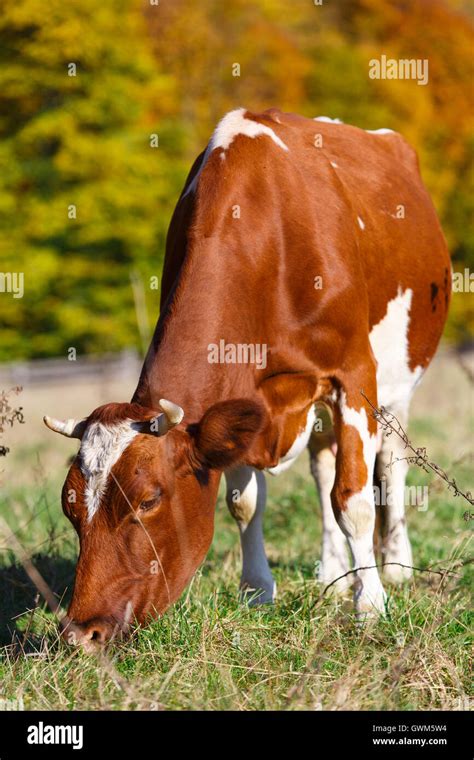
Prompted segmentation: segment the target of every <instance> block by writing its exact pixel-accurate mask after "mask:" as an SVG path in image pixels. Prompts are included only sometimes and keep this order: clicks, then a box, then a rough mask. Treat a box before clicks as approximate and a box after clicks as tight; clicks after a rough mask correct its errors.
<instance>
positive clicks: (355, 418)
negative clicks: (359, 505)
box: [339, 391, 377, 503]
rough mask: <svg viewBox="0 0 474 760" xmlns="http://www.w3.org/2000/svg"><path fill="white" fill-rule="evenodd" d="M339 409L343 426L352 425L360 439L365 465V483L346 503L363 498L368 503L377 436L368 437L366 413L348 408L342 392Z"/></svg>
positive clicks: (371, 495)
mask: <svg viewBox="0 0 474 760" xmlns="http://www.w3.org/2000/svg"><path fill="white" fill-rule="evenodd" d="M339 408H340V410H341V415H342V419H343V421H344V424H345V425H352V427H355V429H356V430H357V432H358V433H359V436H360V439H361V441H362V451H363V455H364V462H365V464H366V465H367V472H368V477H367V482H366V484H365V486H364V487H363V489H362V490H361V491H360V492H359V493H358V494H356V495H355V496H351V497H350V498H349V501H348V503H349V502H350V500H351V499H360V498H364V499H367V500H368V501H369V502H370V501H371V500H372V499H373V488H372V484H373V473H374V464H375V451H376V448H377V435H370V432H369V422H368V419H367V412H366V411H365V409H364V408H362V409H359V410H357V409H353V408H352V407H350V406H347V398H346V394H345V393H344V391H342V392H341V397H340V401H339Z"/></svg>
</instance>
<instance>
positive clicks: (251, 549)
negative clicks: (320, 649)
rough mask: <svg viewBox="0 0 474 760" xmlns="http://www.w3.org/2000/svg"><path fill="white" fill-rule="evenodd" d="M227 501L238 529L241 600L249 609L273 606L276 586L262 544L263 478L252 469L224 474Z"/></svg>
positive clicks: (264, 491) (258, 471)
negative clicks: (268, 603) (255, 605)
mask: <svg viewBox="0 0 474 760" xmlns="http://www.w3.org/2000/svg"><path fill="white" fill-rule="evenodd" d="M225 478H226V484H227V493H226V501H227V506H228V507H229V510H230V513H231V514H232V516H233V517H234V519H235V520H236V522H237V525H238V526H239V532H240V544H241V547H242V577H241V580H240V589H241V593H242V597H243V599H245V600H248V601H249V603H250V604H251V605H254V604H264V603H265V602H272V601H273V599H274V598H275V593H276V586H275V582H274V580H273V577H272V574H271V571H270V567H269V565H268V560H267V556H266V554H265V547H264V543H263V513H264V510H265V502H266V496H267V495H266V483H265V475H264V473H263V472H261V471H260V470H256V469H255V468H253V467H247V466H243V467H238V468H236V469H234V470H230V471H228V472H226V474H225Z"/></svg>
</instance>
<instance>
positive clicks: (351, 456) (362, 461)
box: [331, 369, 386, 617]
mask: <svg viewBox="0 0 474 760" xmlns="http://www.w3.org/2000/svg"><path fill="white" fill-rule="evenodd" d="M361 391H363V392H364V393H365V395H366V396H367V397H368V398H369V399H370V400H371V401H372V403H373V404H376V403H377V393H376V384H375V369H373V370H372V369H371V370H367V371H366V372H365V373H360V374H359V375H358V376H357V377H355V378H351V379H350V380H349V381H346V382H344V383H343V384H342V386H341V387H340V390H339V392H338V394H337V401H336V403H335V405H334V423H335V432H336V438H337V445H338V448H337V456H336V479H335V483H334V488H333V490H332V492H331V499H332V505H333V509H334V515H335V517H336V520H337V522H338V525H339V527H340V528H341V530H342V532H343V533H344V535H345V536H346V538H347V542H348V544H349V548H350V551H351V554H352V559H353V562H354V568H355V569H357V568H360V569H359V570H358V571H357V573H356V575H355V579H354V603H355V608H356V612H357V614H358V615H359V616H360V617H365V616H367V615H369V614H370V613H374V612H380V613H383V612H384V610H385V600H386V596H385V592H384V590H383V587H382V584H381V582H380V578H379V573H378V570H377V568H376V567H375V555H374V544H373V535H374V525H375V500H374V491H373V473H374V464H375V454H376V445H377V423H376V421H375V420H374V418H373V416H372V414H371V408H370V406H369V404H368V403H367V402H366V400H365V399H364V396H363V395H362V392H361Z"/></svg>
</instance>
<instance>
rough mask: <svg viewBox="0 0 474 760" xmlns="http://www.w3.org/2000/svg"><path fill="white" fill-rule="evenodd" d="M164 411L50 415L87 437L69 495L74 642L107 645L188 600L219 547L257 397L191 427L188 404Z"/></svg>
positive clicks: (53, 425)
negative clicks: (231, 474)
mask: <svg viewBox="0 0 474 760" xmlns="http://www.w3.org/2000/svg"><path fill="white" fill-rule="evenodd" d="M159 407H160V410H161V411H160V412H157V411H156V410H153V409H146V408H144V407H142V406H140V405H139V404H135V403H133V404H106V405H105V406H102V407H99V408H98V409H96V410H95V411H94V412H92V414H91V415H89V417H87V418H86V419H84V420H81V421H76V420H66V421H65V422H62V421H59V420H52V419H50V418H49V417H45V418H44V421H45V424H46V425H47V426H48V427H49V428H50V429H51V430H54V431H55V432H58V433H61V434H62V435H66V436H68V437H73V438H79V439H80V441H81V445H80V449H79V452H78V454H77V456H76V458H75V460H74V462H73V464H72V466H71V468H70V470H69V473H68V475H67V478H66V481H65V483H64V486H63V491H62V505H63V510H64V512H65V514H66V516H67V517H68V518H69V520H70V521H71V522H72V524H73V525H74V527H75V529H76V531H77V533H78V535H79V541H80V554H79V560H78V565H77V570H76V579H75V585H74V593H73V598H72V602H71V604H70V607H69V610H68V617H67V619H66V622H65V625H64V636H65V637H66V639H67V640H69V641H70V642H71V643H81V644H83V645H85V646H86V647H87V648H91V647H92V646H94V645H95V643H99V644H100V643H104V642H105V641H107V640H109V639H110V638H111V637H113V636H114V635H116V634H117V632H118V631H122V632H123V631H126V630H127V629H128V628H129V627H130V624H131V623H133V622H138V623H139V624H142V623H144V622H145V621H146V620H147V618H149V617H153V616H156V615H159V614H161V613H163V612H164V611H165V610H166V609H167V608H168V607H169V606H170V605H171V604H172V603H173V602H174V601H175V600H176V599H177V598H178V597H179V595H180V594H181V592H182V591H183V589H184V588H185V586H186V585H187V583H188V582H189V581H190V579H191V578H192V576H193V574H194V573H195V571H196V569H197V568H198V566H199V565H200V563H201V562H202V561H203V559H204V557H205V555H206V553H207V551H208V549H209V546H210V544H211V540H212V536H213V526H214V508H215V502H216V497H217V489H218V485H219V478H220V474H221V472H222V471H223V470H225V469H227V468H229V467H233V466H235V465H236V464H237V463H238V462H239V461H242V459H243V457H244V456H245V453H246V451H247V449H248V448H249V446H250V445H251V444H252V442H253V440H254V438H255V436H256V434H257V433H258V431H259V430H260V429H261V427H262V424H263V416H264V412H263V410H262V407H261V406H260V405H259V404H257V403H254V402H252V401H248V400H243V399H236V400H231V401H223V402H220V403H217V404H215V405H214V406H212V407H210V408H209V409H208V410H207V412H206V413H205V414H204V416H203V417H202V419H201V421H200V422H199V423H197V424H194V425H190V426H188V427H187V428H186V429H183V427H182V426H180V423H181V421H182V419H183V416H184V414H183V410H182V409H181V408H180V407H179V406H177V405H176V404H173V403H171V402H169V401H165V400H161V401H160V402H159ZM92 642H94V644H93V643H92Z"/></svg>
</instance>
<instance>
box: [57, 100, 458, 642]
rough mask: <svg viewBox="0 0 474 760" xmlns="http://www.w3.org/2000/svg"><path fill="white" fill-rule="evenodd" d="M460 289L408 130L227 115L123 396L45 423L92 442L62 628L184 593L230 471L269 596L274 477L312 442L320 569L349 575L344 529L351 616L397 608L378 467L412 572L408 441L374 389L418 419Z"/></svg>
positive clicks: (193, 187)
mask: <svg viewBox="0 0 474 760" xmlns="http://www.w3.org/2000/svg"><path fill="white" fill-rule="evenodd" d="M450 290H451V268H450V260H449V256H448V252H447V248H446V244H445V241H444V238H443V234H442V231H441V228H440V225H439V222H438V219H437V217H436V213H435V210H434V208H433V204H432V202H431V200H430V198H429V196H428V194H427V192H426V190H425V188H424V186H423V184H422V181H421V178H420V173H419V168H418V162H417V157H416V154H415V152H414V151H413V149H412V148H411V147H410V146H409V145H407V143H406V142H405V140H404V139H403V138H402V137H400V135H398V134H396V133H394V132H391V131H390V130H377V131H375V132H370V131H364V130H362V129H358V128H357V127H352V126H346V125H344V124H341V123H339V122H331V120H330V119H326V118H319V119H316V120H313V119H307V118H303V117H301V116H296V115H294V114H286V113H282V112H280V111H278V110H276V109H271V110H268V111H266V112H264V113H261V114H254V113H251V112H249V111H246V110H245V109H242V108H241V109H238V110H235V111H232V112H231V113H228V114H227V115H226V116H225V117H224V118H223V119H222V121H221V122H220V123H219V124H218V126H217V128H216V130H215V132H214V134H213V135H212V137H211V140H210V142H209V144H208V146H207V149H206V150H205V152H204V153H203V154H201V155H200V156H199V157H198V158H197V160H196V161H195V163H194V166H193V167H192V169H191V172H190V175H189V177H188V179H187V182H186V185H185V188H184V190H183V192H182V194H181V197H180V199H179V201H178V204H177V206H176V210H175V212H174V215H173V218H172V221H171V225H170V230H169V234H168V240H167V246H166V257H165V264H164V271H163V279H162V293H161V313H160V318H159V320H158V324H157V326H156V330H155V334H154V337H153V341H152V344H151V346H150V349H149V351H148V355H147V357H146V360H145V363H144V366H143V370H142V373H141V376H140V380H139V383H138V386H137V389H136V391H135V393H134V395H133V398H132V401H131V403H110V404H106V405H105V406H102V407H100V408H98V409H96V410H95V411H93V412H92V414H90V415H89V416H88V417H87V418H85V419H84V420H82V421H81V422H76V421H75V420H68V421H66V422H59V421H57V420H51V419H49V418H45V421H46V424H47V425H48V426H49V427H50V428H52V429H53V430H56V431H57V432H60V433H63V434H64V435H68V436H75V437H77V438H80V440H81V445H80V449H79V452H78V454H77V457H76V459H75V461H74V463H73V465H72V467H71V469H70V471H69V474H68V476H67V478H66V482H65V484H64V488H63V508H64V511H65V513H66V515H67V516H68V518H69V519H70V520H71V521H72V523H73V525H74V527H75V528H76V530H77V532H78V534H79V538H80V556H79V561H78V565H77V573H76V581H75V587H74V594H73V598H72V602H71V605H70V608H69V612H68V616H69V617H68V622H67V626H66V631H69V632H70V633H71V632H72V634H73V636H75V637H76V639H77V640H78V641H80V642H82V643H86V644H88V642H90V641H91V640H94V641H98V642H103V641H106V640H107V639H109V638H110V637H111V636H112V635H113V633H114V631H116V630H117V629H125V628H127V625H128V623H129V622H130V621H132V620H135V621H137V622H138V623H144V622H146V620H147V619H149V618H150V617H152V616H156V615H158V614H161V613H163V612H164V611H165V610H166V609H167V607H169V605H170V604H172V603H173V602H174V601H175V600H176V599H177V598H178V597H179V596H180V594H181V592H182V591H183V589H184V588H185V586H186V584H187V583H188V582H189V581H190V579H191V578H192V576H193V574H194V573H195V571H196V569H197V568H198V566H199V565H200V563H202V561H203V560H204V558H205V556H206V553H207V551H208V549H209V546H210V544H211V541H212V536H213V520H214V509H215V503H216V497H217V491H218V485H219V481H220V478H221V475H222V473H223V472H224V473H225V478H226V483H227V501H228V505H229V508H230V510H231V512H232V514H233V516H234V517H235V519H236V521H237V523H238V526H239V529H240V537H241V543H242V555H243V571H242V580H241V586H242V588H243V589H247V590H248V589H250V590H252V589H254V590H257V592H258V593H259V594H260V596H259V601H263V602H265V601H270V600H272V599H273V597H274V593H275V588H274V583H273V579H272V575H271V572H270V569H269V565H268V562H267V559H266V556H265V550H264V545H263V534H262V515H263V510H264V506H265V475H264V473H265V472H270V473H278V472H279V471H282V470H284V469H286V468H287V467H288V466H289V465H291V463H292V462H293V461H294V460H295V459H296V457H297V456H298V455H299V454H300V453H301V452H302V451H303V449H304V448H306V447H307V446H308V444H309V448H310V459H311V469H312V472H313V474H314V475H315V477H316V480H317V484H318V489H319V494H320V501H321V505H322V512H323V522H324V526H323V527H324V531H323V545H322V557H321V559H322V562H321V572H320V579H321V580H322V582H324V583H329V582H330V581H332V580H334V579H335V578H337V577H338V576H340V575H342V574H344V573H346V572H347V571H348V570H349V564H348V555H347V551H346V540H347V544H348V547H349V549H350V554H351V556H352V562H353V564H354V566H355V567H357V568H369V569H362V570H360V571H359V572H357V574H356V576H355V583H354V589H355V591H354V598H355V606H356V610H357V612H358V613H359V615H365V614H366V613H369V612H372V611H374V610H375V611H376V612H383V611H384V606H385V600H386V596H385V592H384V589H383V586H382V583H381V580H380V577H379V572H378V570H377V569H376V568H374V567H373V566H374V565H375V558H374V546H373V536H374V520H375V506H374V490H373V478H374V477H376V476H377V475H378V476H382V475H383V476H384V477H385V478H386V479H387V486H388V487H389V488H390V489H391V494H392V498H391V499H390V501H389V504H388V505H387V506H386V507H385V513H386V514H385V517H386V523H387V531H388V532H387V537H386V541H385V547H384V561H385V562H386V563H387V564H386V567H385V568H384V571H385V572H384V575H385V577H386V579H387V580H389V581H401V580H403V579H405V578H408V577H409V575H410V569H409V568H408V567H402V566H403V565H407V566H409V565H411V563H412V558H411V550H410V544H409V540H408V537H407V532H406V527H405V516H404V485H405V476H406V471H407V465H406V463H405V462H397V463H396V464H394V465H393V466H391V467H387V464H388V463H389V462H390V461H391V460H392V459H393V460H394V459H396V458H398V457H399V458H403V457H404V450H403V447H402V445H401V443H400V441H399V440H398V439H397V438H396V436H391V437H383V438H382V439H380V436H378V435H377V424H376V421H375V420H374V417H373V415H372V413H371V411H372V410H371V407H370V406H369V404H368V403H367V400H366V399H365V397H364V396H366V397H367V398H368V399H369V401H370V402H371V403H372V404H374V405H384V406H385V407H387V409H388V410H390V411H391V412H393V413H395V414H396V415H397V417H398V418H399V419H400V420H401V421H402V422H403V423H406V421H407V415H408V407H409V402H410V398H411V395H412V393H413V390H414V388H415V386H416V384H417V383H418V381H419V380H420V378H421V376H422V374H423V372H424V370H425V369H426V367H427V365H428V364H429V362H430V360H431V358H432V357H433V354H434V352H435V350H436V347H437V344H438V341H439V339H440V336H441V332H442V329H443V325H444V322H445V319H446V314H447V310H448V304H449V299H450ZM257 354H258V356H259V357H260V361H256V360H255V357H256V356H257ZM363 394H364V395H363ZM164 399H169V401H166V400H164ZM316 402H320V403H324V404H326V405H327V407H329V409H330V410H331V413H332V418H333V423H334V434H335V442H333V441H331V438H330V435H329V433H328V434H323V435H321V434H319V435H317V434H313V435H312V432H314V422H315V404H316ZM389 563H400V564H389ZM346 580H347V579H346ZM343 583H344V581H342V582H338V584H339V585H341V584H343Z"/></svg>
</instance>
